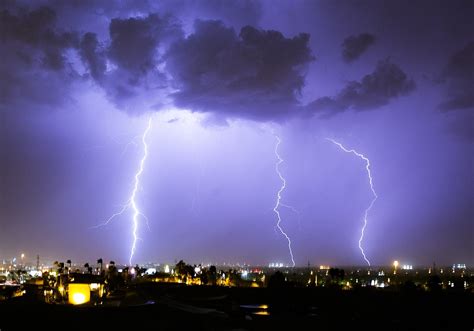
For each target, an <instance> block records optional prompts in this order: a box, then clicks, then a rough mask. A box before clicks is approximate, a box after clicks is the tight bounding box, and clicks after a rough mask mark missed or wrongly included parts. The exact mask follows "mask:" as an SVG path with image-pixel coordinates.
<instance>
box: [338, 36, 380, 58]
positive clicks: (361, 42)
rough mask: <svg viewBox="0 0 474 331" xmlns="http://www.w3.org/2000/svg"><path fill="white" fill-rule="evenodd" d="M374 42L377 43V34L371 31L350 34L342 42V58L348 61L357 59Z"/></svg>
mask: <svg viewBox="0 0 474 331" xmlns="http://www.w3.org/2000/svg"><path fill="white" fill-rule="evenodd" d="M373 43H375V36H374V35H372V34H370V33H361V34H359V35H353V36H349V37H347V38H346V39H344V41H343V43H342V58H343V59H344V61H346V62H352V61H355V60H357V59H358V58H359V57H360V56H361V55H362V54H363V53H364V52H365V51H366V50H367V49H368V48H369V46H370V45H372V44H373Z"/></svg>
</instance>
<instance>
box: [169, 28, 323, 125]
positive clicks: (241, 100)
mask: <svg viewBox="0 0 474 331" xmlns="http://www.w3.org/2000/svg"><path fill="white" fill-rule="evenodd" d="M308 40H309V35H308V34H304V33H302V34H299V35H297V36H295V37H293V38H286V37H284V36H283V35H282V34H281V33H280V32H278V31H272V30H269V31H266V30H259V29H256V28H253V27H251V26H246V27H243V28H242V29H241V31H240V34H239V35H237V34H236V32H235V31H234V29H233V28H229V27H226V26H224V24H223V23H222V22H220V21H196V23H195V32H194V33H193V34H191V35H190V36H188V37H187V38H186V39H183V40H181V41H179V42H177V43H175V44H174V45H173V46H172V47H171V48H170V50H169V51H168V53H167V54H166V63H167V64H166V68H167V70H168V72H169V73H170V74H171V75H172V77H173V78H174V81H175V84H176V88H177V89H178V92H176V93H174V94H173V99H174V102H175V104H176V105H177V106H178V107H183V108H190V109H193V110H198V111H209V112H215V113H218V114H221V113H222V114H224V116H229V117H246V118H252V119H271V118H277V117H279V116H284V115H287V113H288V112H291V111H293V110H294V109H295V107H296V106H297V105H298V101H297V94H298V93H299V92H300V91H301V88H302V87H303V86H304V73H305V68H306V66H307V65H308V64H309V63H310V62H311V61H313V60H314V57H313V56H312V54H311V50H310V48H309V47H308Z"/></svg>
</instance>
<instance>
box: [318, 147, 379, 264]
mask: <svg viewBox="0 0 474 331" xmlns="http://www.w3.org/2000/svg"><path fill="white" fill-rule="evenodd" d="M326 140H329V141H330V142H332V143H334V144H336V145H337V146H339V147H340V148H341V149H342V150H343V151H344V152H346V153H352V154H354V155H356V156H358V157H360V158H361V159H362V160H364V161H365V169H366V170H367V176H368V177H369V185H370V190H371V191H372V194H373V196H374V198H373V199H372V201H371V202H370V204H369V206H368V207H367V209H366V210H365V213H364V225H363V226H362V229H361V232H360V238H359V249H360V251H361V253H362V256H363V257H364V260H365V262H367V264H368V265H369V267H370V261H369V259H368V258H367V256H365V252H364V248H363V247H362V240H363V239H364V231H365V228H366V227H367V215H368V213H369V211H370V210H371V209H372V206H373V205H374V203H375V200H377V198H378V196H377V193H376V192H375V189H374V184H373V181H372V173H371V172H370V160H369V159H368V158H367V157H365V156H364V154H361V153H358V152H357V151H356V150H354V149H347V148H345V147H344V146H343V145H342V144H341V143H338V142H337V141H335V140H333V139H331V138H326Z"/></svg>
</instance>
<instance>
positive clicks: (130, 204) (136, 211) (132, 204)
mask: <svg viewBox="0 0 474 331" xmlns="http://www.w3.org/2000/svg"><path fill="white" fill-rule="evenodd" d="M151 124H152V118H151V117H150V119H149V120H148V125H147V127H146V129H145V131H144V132H143V134H142V136H141V141H142V145H143V157H142V158H141V160H140V166H139V168H138V170H137V172H136V173H135V176H134V185H133V190H132V193H131V195H130V198H129V199H128V200H127V202H126V203H125V204H124V205H123V206H122V209H120V210H119V211H118V212H116V213H115V214H112V216H110V217H109V218H108V219H107V220H106V221H105V222H104V223H101V224H99V225H97V226H95V227H94V228H97V227H101V226H105V225H107V224H109V223H110V222H111V221H112V220H113V219H114V218H115V217H117V216H119V215H122V214H123V213H124V212H125V211H127V210H128V209H132V211H133V215H132V246H131V248H130V258H129V260H128V262H129V264H130V265H132V259H133V256H134V255H135V251H136V248H137V241H138V239H139V237H138V223H139V218H140V216H141V217H143V218H144V219H145V220H146V222H147V225H148V219H147V218H146V216H145V215H144V214H143V213H142V212H141V211H140V208H139V207H138V204H137V201H136V198H137V193H138V189H139V187H140V178H141V176H142V174H143V171H144V169H145V162H146V159H147V157H148V144H147V141H146V139H147V136H148V134H149V132H150V130H151Z"/></svg>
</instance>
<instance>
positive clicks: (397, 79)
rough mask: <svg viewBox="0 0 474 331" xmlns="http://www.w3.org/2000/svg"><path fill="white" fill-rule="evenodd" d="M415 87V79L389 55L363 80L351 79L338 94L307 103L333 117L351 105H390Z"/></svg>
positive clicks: (369, 107)
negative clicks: (393, 61) (391, 59)
mask: <svg viewBox="0 0 474 331" xmlns="http://www.w3.org/2000/svg"><path fill="white" fill-rule="evenodd" d="M413 90H415V82H414V81H413V80H412V79H410V78H408V76H407V75H406V74H405V73H404V72H403V70H402V69H401V68H400V67H399V66H398V65H396V64H394V63H392V62H391V61H390V60H389V59H386V60H382V61H379V63H378V64H377V67H376V68H375V70H374V72H373V73H371V74H368V75H366V76H364V77H363V78H362V80H361V81H350V82H349V83H347V85H346V86H345V87H344V88H343V89H342V90H341V91H340V92H339V93H338V94H337V95H336V96H334V97H322V98H319V99H316V100H315V101H313V102H311V103H310V104H308V105H307V106H306V108H307V109H308V110H309V111H311V112H315V113H322V115H323V117H329V116H331V115H333V114H335V113H340V112H344V111H346V110H349V109H353V110H356V111H364V110H373V109H376V108H379V107H382V106H385V105H387V104H388V103H389V102H390V101H391V100H393V99H395V98H397V97H400V96H404V95H407V94H409V93H411V92H412V91H413Z"/></svg>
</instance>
